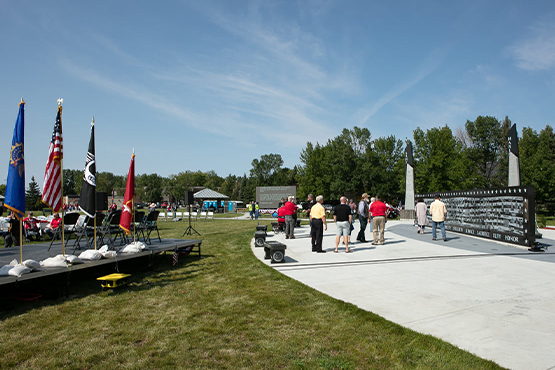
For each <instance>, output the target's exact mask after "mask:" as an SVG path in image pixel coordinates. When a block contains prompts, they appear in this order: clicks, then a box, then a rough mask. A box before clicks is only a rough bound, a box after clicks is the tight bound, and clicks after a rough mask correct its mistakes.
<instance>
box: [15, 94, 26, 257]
mask: <svg viewBox="0 0 555 370" xmlns="http://www.w3.org/2000/svg"><path fill="white" fill-rule="evenodd" d="M21 104H23V105H25V101H23V97H21V102H20V103H19V105H21ZM23 183H24V184H25V181H23ZM15 214H16V213H14V215H15ZM22 217H23V216H21V217H18V219H19V263H21V264H22V265H23V218H22Z"/></svg>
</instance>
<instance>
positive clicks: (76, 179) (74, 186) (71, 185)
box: [63, 169, 83, 195]
mask: <svg viewBox="0 0 555 370" xmlns="http://www.w3.org/2000/svg"><path fill="white" fill-rule="evenodd" d="M82 184H83V171H78V170H68V169H66V170H64V186H63V191H64V195H78V194H80V193H81V185H82Z"/></svg>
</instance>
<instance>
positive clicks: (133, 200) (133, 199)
mask: <svg viewBox="0 0 555 370" xmlns="http://www.w3.org/2000/svg"><path fill="white" fill-rule="evenodd" d="M133 152H135V149H133ZM131 208H132V209H133V213H132V214H131V217H133V218H132V220H133V244H135V234H136V231H137V230H135V197H133V198H132V199H131Z"/></svg>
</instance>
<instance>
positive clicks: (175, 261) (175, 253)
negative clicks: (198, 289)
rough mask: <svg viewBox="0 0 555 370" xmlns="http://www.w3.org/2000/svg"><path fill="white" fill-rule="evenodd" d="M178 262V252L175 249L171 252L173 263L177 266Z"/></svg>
mask: <svg viewBox="0 0 555 370" xmlns="http://www.w3.org/2000/svg"><path fill="white" fill-rule="evenodd" d="M178 262H179V253H177V251H175V252H173V265H174V266H177V263H178Z"/></svg>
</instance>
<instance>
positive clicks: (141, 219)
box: [131, 211, 146, 241]
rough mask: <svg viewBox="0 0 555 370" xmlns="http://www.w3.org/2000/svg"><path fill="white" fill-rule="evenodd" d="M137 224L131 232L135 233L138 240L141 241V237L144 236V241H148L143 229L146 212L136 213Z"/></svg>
mask: <svg viewBox="0 0 555 370" xmlns="http://www.w3.org/2000/svg"><path fill="white" fill-rule="evenodd" d="M134 220H135V223H134V226H133V227H134V229H132V230H131V231H132V232H134V233H135V237H136V238H137V239H138V240H141V235H142V236H143V240H145V241H146V238H145V233H144V230H143V229H142V228H141V225H142V224H143V222H144V220H145V212H144V211H135V219H134Z"/></svg>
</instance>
